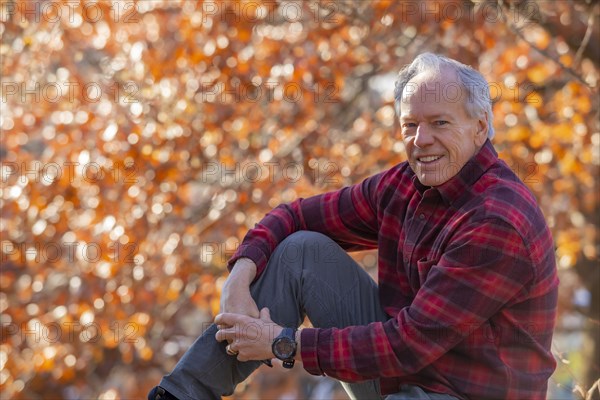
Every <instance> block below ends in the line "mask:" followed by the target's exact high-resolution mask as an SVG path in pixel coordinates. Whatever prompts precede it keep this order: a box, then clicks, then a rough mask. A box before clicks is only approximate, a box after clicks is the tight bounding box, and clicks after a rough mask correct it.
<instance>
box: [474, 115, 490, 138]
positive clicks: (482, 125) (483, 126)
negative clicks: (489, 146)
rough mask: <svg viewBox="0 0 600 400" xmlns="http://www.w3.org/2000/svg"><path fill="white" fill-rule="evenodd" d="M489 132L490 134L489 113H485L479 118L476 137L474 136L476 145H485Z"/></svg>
mask: <svg viewBox="0 0 600 400" xmlns="http://www.w3.org/2000/svg"><path fill="white" fill-rule="evenodd" d="M487 134H488V115H487V113H484V114H483V115H482V116H481V117H479V119H478V120H477V131H476V132H475V137H474V139H475V145H476V146H483V144H484V143H485V141H486V140H487Z"/></svg>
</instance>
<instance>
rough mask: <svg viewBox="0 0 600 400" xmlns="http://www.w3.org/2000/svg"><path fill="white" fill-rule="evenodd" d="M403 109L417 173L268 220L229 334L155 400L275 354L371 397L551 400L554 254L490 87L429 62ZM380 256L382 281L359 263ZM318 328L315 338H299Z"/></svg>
mask: <svg viewBox="0 0 600 400" xmlns="http://www.w3.org/2000/svg"><path fill="white" fill-rule="evenodd" d="M395 98H396V99H395V102H396V111H397V113H398V116H399V120H400V127H401V132H402V138H403V141H404V144H405V148H406V152H407V156H408V161H407V162H403V163H401V164H399V165H397V166H395V167H393V168H391V169H390V170H388V171H384V172H382V173H379V174H377V175H375V176H372V177H370V178H367V179H366V180H364V181H363V182H362V183H359V184H357V185H354V186H351V187H346V188H343V189H341V190H339V191H336V192H332V193H327V194H323V195H319V196H314V197H311V198H308V199H299V200H296V201H294V202H292V203H291V204H284V205H280V206H279V207H277V208H275V209H274V210H273V211H271V212H270V213H269V214H267V215H266V216H265V217H264V218H263V220H262V221H261V222H260V223H259V224H258V225H257V226H256V227H255V228H254V229H252V230H250V231H249V232H248V234H247V235H246V237H245V238H244V241H243V243H242V245H241V246H240V248H239V249H238V251H237V252H236V254H235V255H234V256H233V258H232V259H231V260H230V266H232V270H231V275H230V276H229V278H228V280H227V282H226V284H225V287H224V288H223V298H222V303H221V306H222V307H221V308H222V313H221V314H219V315H218V316H217V317H216V319H215V323H216V325H213V326H211V327H210V328H209V329H208V330H207V331H206V332H205V333H204V334H203V335H202V336H201V337H200V338H199V339H198V340H197V341H196V342H195V343H194V345H193V346H192V347H191V348H190V349H189V350H188V352H187V353H186V354H185V355H184V357H183V358H182V359H181V360H180V362H179V363H178V365H177V366H176V367H175V369H174V371H173V372H172V373H171V374H170V375H167V376H166V377H165V378H163V380H162V382H161V383H160V387H157V388H155V389H153V391H152V392H151V394H150V395H149V398H151V399H163V398H166V399H169V398H178V399H180V400H183V399H188V400H189V399H216V398H219V397H220V396H221V395H223V394H230V393H232V392H233V389H234V387H235V385H236V384H237V383H239V382H241V381H242V380H243V379H245V378H246V377H247V376H248V375H249V374H250V373H251V372H252V371H253V370H254V369H256V368H257V367H258V366H259V365H260V361H259V360H265V359H272V358H274V357H277V358H280V359H281V360H282V361H283V362H284V366H286V367H290V368H291V367H293V366H294V361H301V362H302V363H303V367H304V368H305V369H306V370H307V371H308V372H309V373H311V374H315V375H323V374H325V375H328V376H331V377H334V378H336V379H339V380H340V381H342V385H344V388H345V389H346V391H347V392H348V394H349V395H350V397H351V398H356V399H365V398H379V399H380V398H382V396H387V397H385V398H387V399H454V398H458V399H477V400H479V399H528V400H532V399H544V398H545V394H546V388H547V380H548V378H549V377H550V375H551V374H552V372H553V370H554V368H555V361H554V359H553V356H552V354H551V352H550V344H551V339H552V330H553V326H554V320H555V313H556V298H557V286H558V281H557V277H556V267H555V259H554V251H553V249H554V247H553V242H552V238H551V235H550V232H549V230H548V227H547V226H546V223H545V221H544V218H543V215H542V213H541V211H540V209H539V207H538V206H537V204H536V201H535V199H534V197H533V195H532V194H531V193H530V192H529V190H528V189H527V188H526V187H525V185H524V184H523V183H522V182H521V181H520V180H519V178H518V177H517V176H516V175H515V174H514V173H513V172H512V171H511V170H510V168H508V166H507V165H506V163H504V162H503V161H501V160H499V159H498V157H497V153H496V152H495V150H494V148H493V146H492V144H491V142H490V139H491V138H492V137H493V133H494V131H493V126H492V111H491V103H490V97H489V88H488V85H487V82H486V81H485V79H484V78H483V76H482V75H481V74H480V73H479V72H477V71H475V70H473V69H471V68H470V67H468V66H466V65H463V64H460V63H458V62H457V61H454V60H451V59H448V58H445V57H441V56H437V55H433V54H428V53H427V54H422V55H420V56H419V57H417V58H416V59H415V60H414V61H413V63H412V64H410V65H409V66H407V67H405V68H404V69H403V70H402V71H401V72H400V75H399V78H398V81H397V83H396V93H395ZM369 248H378V257H379V258H378V284H375V282H373V281H372V280H371V279H370V277H369V276H368V275H367V274H366V273H365V272H364V271H363V270H362V269H361V268H360V266H358V265H357V264H356V263H355V262H354V261H353V260H352V259H351V258H350V257H349V256H348V255H347V253H346V252H345V251H349V250H360V249H369ZM259 307H260V308H261V310H260V311H259ZM305 315H307V316H308V317H309V319H310V320H311V322H312V323H313V325H314V326H315V328H306V329H303V330H301V331H296V328H297V327H298V326H299V325H300V323H301V322H302V320H303V318H304V316H305ZM271 318H272V319H271ZM273 321H274V322H273ZM284 328H285V329H284Z"/></svg>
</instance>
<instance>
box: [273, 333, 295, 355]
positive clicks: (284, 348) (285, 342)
mask: <svg viewBox="0 0 600 400" xmlns="http://www.w3.org/2000/svg"><path fill="white" fill-rule="evenodd" d="M274 350H275V352H276V353H275V355H276V356H277V357H278V358H281V359H285V358H289V357H291V356H292V354H294V351H295V350H296V342H294V341H292V340H290V339H289V338H281V339H279V340H278V341H277V343H275V347H274Z"/></svg>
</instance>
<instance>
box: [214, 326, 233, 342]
mask: <svg viewBox="0 0 600 400" xmlns="http://www.w3.org/2000/svg"><path fill="white" fill-rule="evenodd" d="M235 336H236V333H235V330H234V329H221V330H218V331H217V333H216V335H215V339H217V342H222V341H224V340H227V341H228V342H230V343H231V342H232V341H233V340H234V339H235Z"/></svg>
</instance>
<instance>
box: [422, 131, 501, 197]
mask: <svg viewBox="0 0 600 400" xmlns="http://www.w3.org/2000/svg"><path fill="white" fill-rule="evenodd" d="M497 160H498V153H497V152H496V150H495V149H494V146H493V145H492V142H490V140H489V139H487V140H486V141H485V143H484V144H483V146H482V147H481V149H480V150H479V151H478V152H477V154H475V155H474V156H473V157H472V158H471V159H470V160H469V161H467V163H466V164H465V165H464V166H463V167H462V169H461V170H460V171H459V172H458V174H456V175H455V176H453V177H452V178H450V179H449V180H448V181H447V182H445V183H443V184H442V185H440V186H436V188H435V189H436V190H437V191H438V193H439V194H440V197H441V198H442V200H443V201H444V203H446V204H447V205H450V204H452V203H453V202H455V201H456V200H458V198H459V197H460V196H461V195H462V194H464V193H466V192H467V191H469V189H470V187H471V186H473V184H474V183H475V182H477V180H478V179H479V178H480V177H481V175H483V173H484V172H485V171H487V170H488V169H489V168H490V167H491V166H492V165H494V164H495V163H496V161H497ZM412 181H413V184H414V185H415V187H416V189H417V190H418V191H419V192H420V193H421V194H423V193H424V192H425V191H426V190H427V189H429V187H428V186H425V185H423V184H422V183H421V182H420V181H419V179H418V178H417V176H416V175H413V177H412Z"/></svg>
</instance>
